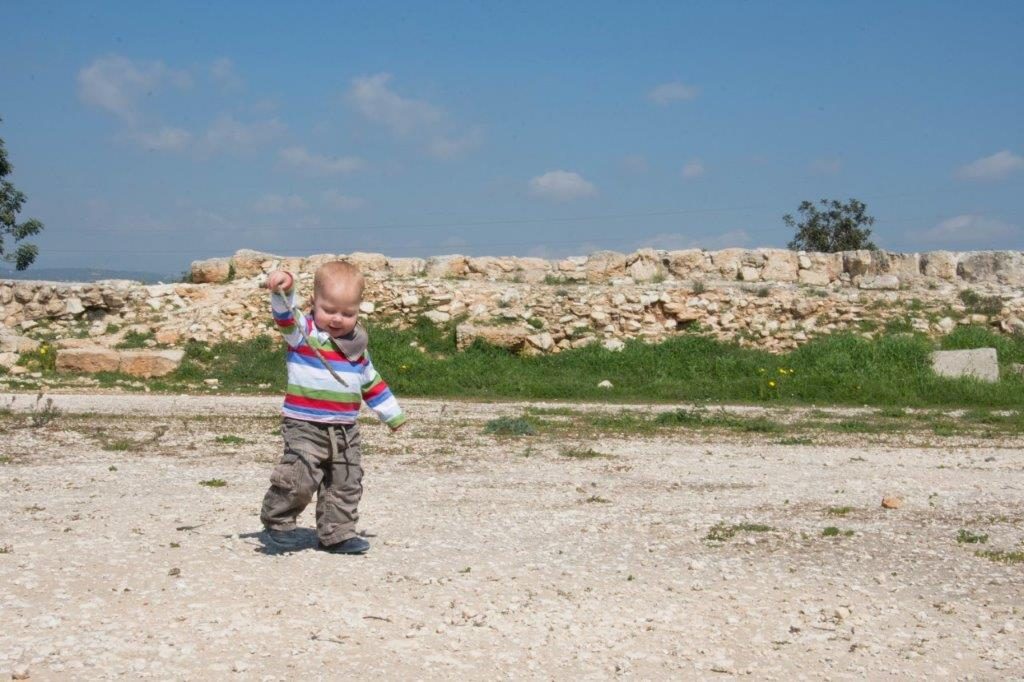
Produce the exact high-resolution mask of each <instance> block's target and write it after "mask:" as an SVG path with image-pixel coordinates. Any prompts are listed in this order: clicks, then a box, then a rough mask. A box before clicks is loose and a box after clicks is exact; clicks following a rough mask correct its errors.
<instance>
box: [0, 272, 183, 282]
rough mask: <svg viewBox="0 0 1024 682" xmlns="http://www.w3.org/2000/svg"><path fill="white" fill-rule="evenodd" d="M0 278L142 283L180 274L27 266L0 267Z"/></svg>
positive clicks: (176, 278)
mask: <svg viewBox="0 0 1024 682" xmlns="http://www.w3.org/2000/svg"><path fill="white" fill-rule="evenodd" d="M0 279H36V280H42V281H46V282H95V281H96V280H100V279H131V280H135V281H136V282H142V283H143V284H156V283H157V282H178V281H180V280H181V275H180V274H179V275H168V274H166V273H159V272H140V271H137V270H104V269H102V268H29V269H28V270H22V271H20V272H19V271H17V270H4V269H0Z"/></svg>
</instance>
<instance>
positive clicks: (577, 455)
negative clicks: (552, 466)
mask: <svg viewBox="0 0 1024 682" xmlns="http://www.w3.org/2000/svg"><path fill="white" fill-rule="evenodd" d="M561 455H562V457H568V458H570V459H608V458H610V457H611V455H606V454H604V453H603V452H598V451H597V450H592V449H590V448H587V449H586V450H578V449H566V450H562V452H561Z"/></svg>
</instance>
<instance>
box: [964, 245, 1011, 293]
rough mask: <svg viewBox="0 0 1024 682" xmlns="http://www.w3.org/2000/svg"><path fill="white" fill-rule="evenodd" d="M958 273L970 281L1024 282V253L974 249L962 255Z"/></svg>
mask: <svg viewBox="0 0 1024 682" xmlns="http://www.w3.org/2000/svg"><path fill="white" fill-rule="evenodd" d="M957 274H958V275H960V277H962V278H964V279H965V280H967V281H968V282H999V283H1000V284H1011V285H1012V284H1022V283H1024V253H1022V252H1020V251H972V252H968V253H965V254H962V255H961V256H960V262H959V263H958V264H957Z"/></svg>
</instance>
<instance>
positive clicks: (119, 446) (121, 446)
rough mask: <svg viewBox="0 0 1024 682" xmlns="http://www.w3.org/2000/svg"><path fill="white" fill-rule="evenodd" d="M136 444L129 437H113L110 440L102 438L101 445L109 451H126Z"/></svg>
mask: <svg viewBox="0 0 1024 682" xmlns="http://www.w3.org/2000/svg"><path fill="white" fill-rule="evenodd" d="M137 445H138V443H136V442H135V441H134V440H132V439H130V438H114V439H112V440H104V441H103V446H102V447H103V449H104V450H109V451H110V452H126V451H128V450H131V449H132V448H134V447H135V446H137Z"/></svg>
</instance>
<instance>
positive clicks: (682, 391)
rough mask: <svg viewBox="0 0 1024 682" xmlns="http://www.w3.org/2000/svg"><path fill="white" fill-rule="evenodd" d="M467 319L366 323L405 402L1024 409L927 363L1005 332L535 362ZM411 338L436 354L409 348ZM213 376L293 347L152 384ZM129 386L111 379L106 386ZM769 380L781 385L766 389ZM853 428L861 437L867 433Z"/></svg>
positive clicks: (280, 364)
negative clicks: (474, 337)
mask: <svg viewBox="0 0 1024 682" xmlns="http://www.w3.org/2000/svg"><path fill="white" fill-rule="evenodd" d="M460 321H461V320H459V319H455V320H452V321H451V322H450V323H447V324H445V325H442V326H437V325H434V324H433V323H431V322H430V321H429V320H426V319H424V318H420V319H418V320H416V321H415V322H414V323H413V324H412V325H411V326H410V327H409V328H407V329H401V330H400V329H397V328H395V327H391V326H387V325H386V324H381V323H377V324H370V325H368V327H369V332H370V339H371V341H370V348H371V354H372V358H373V361H374V365H375V366H376V368H377V369H378V370H379V371H380V373H381V375H382V376H383V377H384V378H385V380H386V381H387V382H388V383H389V384H390V386H391V388H392V390H393V391H394V393H395V394H396V395H397V396H398V397H399V398H402V397H453V398H454V397H459V398H468V399H477V400H565V401H594V402H644V403H651V402H673V403H680V402H695V403H702V402H714V403H758V402H764V401H771V402H772V403H773V404H782V405H800V404H825V405H858V406H863V405H870V406H875V407H878V408H883V409H884V408H889V409H890V411H888V412H884V413H883V414H882V415H881V416H883V417H886V418H890V419H892V420H898V419H901V418H903V417H902V415H901V414H899V413H898V412H897V409H898V408H903V407H974V408H984V409H988V410H991V409H1000V408H1002V409H1005V408H1020V407H1021V405H1022V403H1024V400H1022V399H1021V395H1024V378H1021V377H1019V376H1009V375H1008V374H1009V373H1008V372H1007V373H1006V374H1007V375H1006V376H1004V378H1003V379H1002V380H1001V381H999V382H997V383H994V384H987V383H984V382H980V381H976V380H973V379H948V378H942V377H937V376H935V375H934V374H933V373H932V371H931V365H930V360H929V355H930V353H931V352H932V351H933V350H935V348H936V345H938V347H940V348H943V349H961V348H978V347H982V346H992V347H995V348H996V349H997V351H998V353H999V360H1000V362H1001V363H1003V364H1004V365H1008V363H1012V362H1024V338H1019V337H1011V336H1002V335H999V334H995V333H993V332H991V331H989V330H988V329H986V328H984V327H974V326H965V327H958V328H957V329H956V330H955V331H954V332H952V333H951V334H949V335H948V336H946V337H944V338H943V339H941V341H940V342H939V344H936V343H935V342H934V341H932V340H931V339H928V338H927V337H925V336H923V335H919V334H904V333H900V334H889V335H886V334H880V335H878V336H877V337H876V338H873V339H865V338H863V337H861V336H859V335H857V334H837V335H833V336H823V337H820V338H816V339H814V340H812V341H810V342H808V343H806V344H804V345H802V346H800V347H799V348H797V349H795V350H793V351H790V352H788V353H785V354H778V355H773V354H770V353H767V352H765V351H760V350H754V349H749V348H742V347H740V346H739V345H738V344H735V343H726V342H721V341H717V340H715V339H712V338H710V337H707V336H703V335H701V334H695V333H680V334H678V335H676V336H673V337H671V338H669V339H668V340H666V341H664V342H662V343H659V344H647V343H644V342H642V341H639V340H630V341H627V342H626V348H625V351H624V352H612V351H608V350H605V349H604V348H602V347H601V346H600V344H593V345H590V346H587V347H585V348H579V349H575V350H569V351H563V352H561V353H558V354H550V355H539V356H528V357H527V356H519V355H515V354H513V353H510V352H508V351H505V350H503V349H499V348H495V347H492V346H488V345H487V344H485V343H482V342H480V341H478V342H476V343H474V344H473V345H472V346H470V347H469V348H467V349H465V350H463V351H457V350H456V348H455V326H456V325H457V324H458V323H459V322H460ZM413 341H415V342H416V343H417V344H418V346H419V347H420V348H423V349H425V350H426V352H421V351H420V350H418V349H417V348H414V347H410V343H411V342H413ZM780 369H781V370H784V371H783V372H780V371H779V370H780ZM789 370H792V371H791V372H790V371H789ZM100 378H101V381H103V380H104V377H100ZM208 378H214V379H217V380H218V381H219V388H218V389H217V390H219V391H230V392H234V393H254V392H259V393H279V392H281V391H283V390H284V387H285V367H284V346H283V344H282V343H281V340H280V339H279V338H277V337H275V336H269V335H268V336H262V337H258V338H256V339H253V340H251V341H246V342H224V343H219V344H216V345H213V346H206V345H204V344H199V343H195V342H192V343H190V344H188V345H187V346H186V348H185V359H184V361H183V362H182V365H181V367H179V368H178V370H176V371H175V372H174V373H172V374H171V375H169V376H167V377H164V378H161V379H152V380H148V381H147V382H146V385H147V386H149V387H150V388H151V389H153V390H157V391H161V390H166V391H180V390H182V389H183V388H186V389H187V388H189V387H201V388H202V389H203V390H208V389H206V388H205V387H203V386H202V381H203V379H208ZM130 379H131V378H126V377H121V376H116V375H110V376H109V377H106V381H107V383H111V382H117V381H122V382H123V381H126V380H130ZM604 379H608V380H610V381H611V382H612V383H613V384H614V385H615V389H614V390H613V391H607V390H605V389H601V388H598V383H600V382H601V381H602V380H604ZM136 381H137V380H136ZM768 381H772V382H774V385H772V386H768ZM660 419H661V420H662V422H661V423H660V424H659V426H667V425H670V424H669V423H667V422H673V421H674V422H675V424H674V425H676V426H695V427H702V426H719V427H723V428H729V424H728V421H727V420H726V421H718V422H717V424H716V423H713V422H714V418H713V416H709V415H707V414H703V415H692V414H685V413H680V414H674V415H672V416H665V417H660ZM708 420H712V421H711V422H709V421H708ZM745 422H746V425H745V426H744V427H743V428H744V429H747V430H749V431H751V432H755V433H774V432H777V431H778V429H777V425H773V424H771V423H769V422H767V421H765V422H761V423H756V422H755V423H751V422H750V421H749V420H745ZM626 426H630V425H628V424H627V425H626ZM632 426H636V424H633V425H632ZM650 426H651V428H655V426H654V425H650ZM849 426H850V428H851V429H852V430H856V428H854V427H855V426H857V425H849ZM837 428H844V427H837Z"/></svg>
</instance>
